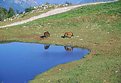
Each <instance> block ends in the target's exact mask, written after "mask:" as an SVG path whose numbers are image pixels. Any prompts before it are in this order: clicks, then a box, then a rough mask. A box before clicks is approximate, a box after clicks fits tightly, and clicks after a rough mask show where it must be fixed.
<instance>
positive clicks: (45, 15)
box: [0, 0, 118, 28]
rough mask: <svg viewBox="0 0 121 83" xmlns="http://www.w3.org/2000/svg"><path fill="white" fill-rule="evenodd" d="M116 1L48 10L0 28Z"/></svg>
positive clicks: (115, 0)
mask: <svg viewBox="0 0 121 83" xmlns="http://www.w3.org/2000/svg"><path fill="white" fill-rule="evenodd" d="M117 1H118V0H114V1H106V2H95V3H86V4H81V5H74V6H69V7H64V8H57V9H53V10H50V11H48V12H46V13H43V14H40V15H38V16H33V17H31V18H29V19H26V20H22V21H18V22H14V23H11V24H8V25H5V26H0V28H6V27H12V26H16V25H21V24H25V23H28V22H31V21H34V20H37V19H40V18H44V17H48V16H52V15H56V14H60V13H64V12H67V11H70V10H72V9H75V8H78V7H83V6H88V5H96V4H102V3H112V2H117Z"/></svg>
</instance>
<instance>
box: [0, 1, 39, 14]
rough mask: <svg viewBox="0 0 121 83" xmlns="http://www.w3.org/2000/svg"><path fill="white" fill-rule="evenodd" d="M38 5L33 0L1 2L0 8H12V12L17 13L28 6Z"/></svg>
mask: <svg viewBox="0 0 121 83" xmlns="http://www.w3.org/2000/svg"><path fill="white" fill-rule="evenodd" d="M36 5H38V3H37V1H35V0H1V1H0V6H1V7H4V8H6V9H9V7H12V8H14V10H17V11H20V12H21V11H23V10H24V9H25V8H27V7H30V6H36Z"/></svg>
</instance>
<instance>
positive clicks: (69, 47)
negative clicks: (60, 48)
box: [64, 46, 73, 51]
mask: <svg viewBox="0 0 121 83" xmlns="http://www.w3.org/2000/svg"><path fill="white" fill-rule="evenodd" d="M64 48H65V50H66V51H73V47H71V46H64Z"/></svg>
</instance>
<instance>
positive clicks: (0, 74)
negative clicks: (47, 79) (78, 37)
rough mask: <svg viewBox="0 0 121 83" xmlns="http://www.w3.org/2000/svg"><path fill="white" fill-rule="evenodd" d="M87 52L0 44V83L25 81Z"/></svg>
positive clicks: (17, 43)
mask: <svg viewBox="0 0 121 83" xmlns="http://www.w3.org/2000/svg"><path fill="white" fill-rule="evenodd" d="M65 49H66V50H65ZM69 49H70V50H69ZM88 53H89V50H87V49H81V48H72V49H71V48H68V47H67V48H66V47H64V46H55V45H43V44H35V43H19V42H13V43H7V44H0V83H27V82H28V80H31V79H33V78H34V77H35V76H36V75H38V74H41V73H43V72H45V71H47V70H49V69H51V68H53V67H55V66H57V65H59V64H64V63H68V62H72V61H75V60H80V59H81V58H83V56H84V55H87V54H88Z"/></svg>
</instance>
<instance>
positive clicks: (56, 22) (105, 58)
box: [0, 1, 121, 83]
mask: <svg viewBox="0 0 121 83" xmlns="http://www.w3.org/2000/svg"><path fill="white" fill-rule="evenodd" d="M44 31H49V32H50V33H51V37H50V38H49V39H45V40H41V39H39V35H40V34H43V32H44ZM65 31H72V32H73V33H74V37H73V38H71V39H62V38H61V36H62V35H63V33H64V32H65ZM13 40H16V41H24V42H38V43H52V44H55V43H56V44H62V45H67V44H71V45H73V46H78V47H85V48H88V49H90V50H91V53H90V54H89V55H88V56H86V57H85V58H84V59H82V60H79V61H75V62H71V63H68V64H62V65H59V66H57V67H55V68H53V69H51V70H49V71H47V72H45V73H43V74H41V75H38V76H37V77H36V78H35V79H34V80H32V81H31V82H32V83H47V82H51V83H121V1H119V2H115V3H108V4H100V5H92V6H85V7H81V8H77V9H75V10H72V11H69V12H67V13H63V14H58V15H54V16H50V17H47V18H43V19H39V20H36V21H33V22H30V23H27V24H24V25H19V26H15V27H11V28H5V29H0V41H1V42H2V41H3V42H4V41H13ZM60 69H61V70H60Z"/></svg>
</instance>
